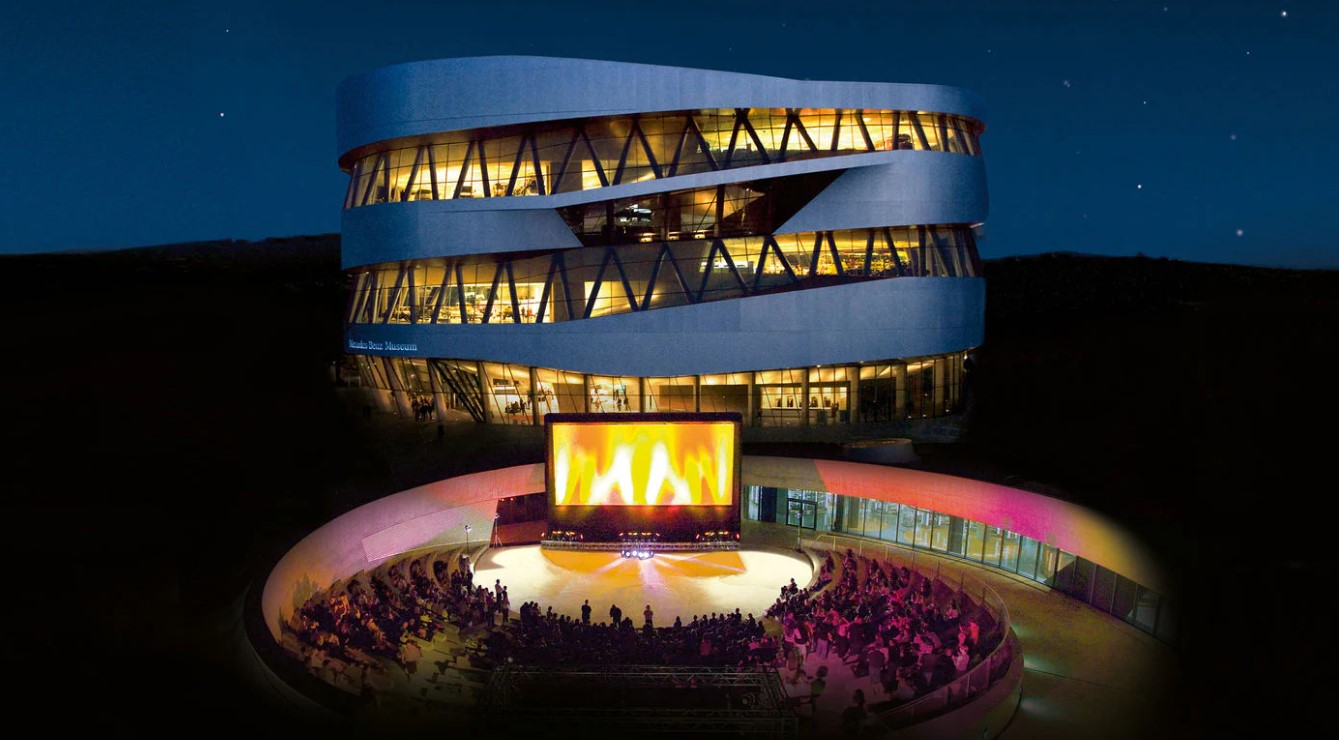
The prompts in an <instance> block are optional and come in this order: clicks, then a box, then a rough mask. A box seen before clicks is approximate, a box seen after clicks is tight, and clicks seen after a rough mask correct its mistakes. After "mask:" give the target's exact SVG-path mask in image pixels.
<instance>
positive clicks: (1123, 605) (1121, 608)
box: [1111, 576, 1139, 624]
mask: <svg viewBox="0 0 1339 740" xmlns="http://www.w3.org/2000/svg"><path fill="white" fill-rule="evenodd" d="M1138 590H1139V584H1137V583H1135V582H1134V581H1132V580H1130V579H1129V578H1126V577H1125V576H1117V577H1116V588H1115V591H1114V593H1113V594H1112V597H1111V613H1112V614H1114V615H1116V616H1118V617H1120V618H1121V619H1124V620H1125V621H1127V622H1130V623H1131V624H1135V621H1134V607H1135V598H1136V597H1137V592H1138Z"/></svg>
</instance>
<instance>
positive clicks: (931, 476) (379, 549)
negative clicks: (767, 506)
mask: <svg viewBox="0 0 1339 740" xmlns="http://www.w3.org/2000/svg"><path fill="white" fill-rule="evenodd" d="M742 468H743V469H742V471H741V475H740V477H741V481H742V484H743V485H745V486H755V485H756V486H776V487H785V488H797V489H807V490H815V491H827V492H829V493H839V494H843V495H847V496H858V497H861V498H871V499H877V500H880V501H894V502H897V503H903V504H910V505H912V506H917V507H924V508H928V509H934V510H935V511H940V512H943V513H946V514H952V515H954V516H961V517H965V518H968V519H974V520H976V521H979V522H984V523H987V524H992V525H996V526H1000V527H1006V528H1008V529H1010V530H1012V531H1014V532H1017V533H1019V534H1022V535H1025V536H1027V537H1031V538H1033V539H1035V540H1038V541H1040V542H1045V543H1047V544H1051V545H1054V546H1056V547H1059V548H1061V549H1063V550H1066V551H1068V552H1071V553H1074V554H1075V555H1079V556H1081V557H1084V558H1087V559H1089V560H1092V561H1093V562H1095V563H1098V564H1099V565H1102V566H1105V567H1107V568H1110V569H1111V570H1113V571H1116V572H1117V573H1120V574H1121V575H1124V576H1126V577H1128V578H1131V579H1133V580H1135V581H1137V582H1139V583H1141V584H1144V585H1145V586H1148V587H1150V588H1152V589H1154V590H1157V591H1163V590H1164V589H1165V587H1166V583H1165V581H1164V578H1163V575H1162V573H1161V571H1160V569H1159V568H1158V567H1157V564H1156V562H1155V561H1154V559H1153V558H1152V556H1151V555H1150V554H1149V553H1148V552H1147V551H1146V550H1145V549H1144V548H1143V546H1142V545H1141V544H1140V543H1139V542H1138V541H1137V540H1136V539H1135V538H1134V537H1133V536H1131V535H1130V534H1129V533H1128V532H1126V531H1124V530H1123V529H1121V528H1120V527H1119V526H1117V525H1116V524H1115V523H1113V522H1112V521H1110V520H1109V519H1107V518H1106V517H1104V516H1102V515H1101V514H1098V513H1097V512H1094V511H1092V510H1090V509H1086V508H1084V507H1082V506H1077V505H1075V504H1070V503H1067V502H1064V501H1060V500H1057V499H1053V498H1049V497H1046V496H1043V495H1041V494H1037V493H1032V492H1029V491H1021V490H1019V489H1016V488H1009V487H1008V486H1001V485H997V484H994V483H985V482H982V481H976V480H970V479H967V478H956V477H953V476H949V475H941V474H937V473H926V472H922V471H917V470H907V469H904V468H890V467H883V466H880V465H865V464H861V463H852V462H843V461H834V460H808V459H802V458H780V457H758V456H748V457H744V458H743V463H742ZM543 490H544V465H543V464H542V463H539V464H532V465H518V466H516V467H511V468H503V469H501V470H494V471H489V472H486V473H477V474H474V475H467V476H462V477H459V478H449V479H447V480H443V481H438V482H436V483H432V484H429V485H426V486H421V487H419V488H414V489H410V490H408V491H404V492H402V493H397V494H394V495H392V496H387V497H386V498H383V499H379V500H377V501H373V502H372V503H369V504H365V505H363V506H361V507H359V508H357V509H354V510H353V511H350V512H348V513H346V514H344V515H342V516H340V517H338V518H337V519H335V520H333V521H331V522H330V523H329V524H326V525H325V526H323V527H321V528H320V529H318V530H316V531H315V532H312V533H311V534H310V535H308V536H307V537H305V538H303V540H302V541H301V542H299V543H298V544H297V545H295V546H294V547H293V548H292V549H291V550H289V551H288V553H286V554H285V555H284V556H283V558H281V559H280V561H279V562H278V563H277V564H276V565H275V567H274V569H273V570H271V571H270V575H269V578H268V579H267V580H266V582H265V590H264V592H263V595H262V598H261V609H262V610H263V612H264V616H265V623H266V625H267V626H269V628H270V634H271V635H273V636H274V638H275V640H276V641H277V640H279V625H280V623H281V622H282V621H283V620H284V619H286V618H288V616H289V615H291V614H292V613H293V610H294V609H295V608H297V607H298V606H300V605H301V604H302V603H303V601H305V600H306V599H307V598H308V597H309V596H310V595H311V594H313V593H315V592H316V591H318V590H320V589H322V588H325V587H327V586H329V585H330V584H332V583H334V582H335V581H338V580H340V579H343V578H347V577H349V576H351V575H353V574H355V573H357V572H358V571H360V570H363V569H364V568H368V567H373V566H376V565H378V564H380V563H381V562H382V561H384V560H385V559H387V558H389V557H392V556H394V555H397V554H399V553H402V552H406V551H409V550H414V549H418V548H423V547H435V546H445V545H448V544H454V543H459V542H463V541H464V540H465V537H464V527H463V525H464V524H466V523H468V524H470V525H471V527H472V528H473V531H474V532H477V533H486V532H488V531H489V527H491V526H492V521H493V514H494V513H495V512H496V510H497V501H498V499H501V498H506V497H509V496H516V495H522V494H528V493H538V492H540V491H543ZM484 536H487V535H484Z"/></svg>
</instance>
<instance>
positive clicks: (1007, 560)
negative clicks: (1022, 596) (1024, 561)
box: [999, 529, 1021, 573]
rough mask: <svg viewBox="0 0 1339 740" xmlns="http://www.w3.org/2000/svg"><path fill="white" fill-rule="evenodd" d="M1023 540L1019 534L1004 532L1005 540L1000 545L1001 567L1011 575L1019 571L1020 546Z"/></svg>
mask: <svg viewBox="0 0 1339 740" xmlns="http://www.w3.org/2000/svg"><path fill="white" fill-rule="evenodd" d="M1020 539H1021V538H1020V537H1019V536H1018V533H1017V532H1010V531H1009V530H1007V529H1006V530H1004V539H1003V541H1002V542H1001V543H1000V564H999V567H1000V568H1001V569H1003V570H1007V571H1009V572H1010V573H1013V572H1015V571H1016V570H1017V569H1018V545H1019V540H1020Z"/></svg>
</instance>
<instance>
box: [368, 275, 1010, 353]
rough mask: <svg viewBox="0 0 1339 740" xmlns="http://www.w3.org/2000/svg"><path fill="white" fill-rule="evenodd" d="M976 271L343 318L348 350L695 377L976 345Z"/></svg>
mask: <svg viewBox="0 0 1339 740" xmlns="http://www.w3.org/2000/svg"><path fill="white" fill-rule="evenodd" d="M985 301H986V285H985V280H984V279H982V278H896V279H892V280H873V281H869V282H863V283H852V284H849V285H837V286H832V287H827V288H815V289H810V290H796V291H791V292H788V293H772V294H767V295H759V296H752V297H748V298H737V299H733V300H725V301H714V302H710V303H698V304H695V305H691V306H676V307H673V308H661V309H655V310H651V311H638V312H633V313H624V314H616V315H613V316H602V317H600V318H594V319H581V320H578V321H565V322H558V323H554V324H427V325H410V324H346V325H345V348H346V349H347V350H348V351H349V352H352V353H358V354H370V355H386V356H397V357H452V358H461V359H476V360H491V361H494V362H511V363H516V364H522V365H535V366H538V367H549V368H555V369H560V370H571V371H576V372H586V373H596V374H602V375H640V376H665V375H693V374H701V373H723V372H734V371H743V370H768V369H773V368H784V367H804V366H809V365H819V364H836V363H846V362H864V361H868V360H881V359H886V358H890V357H921V356H925V355H934V354H941V353H946V352H955V351H958V350H962V349H967V348H969V347H975V346H977V345H979V344H980V343H981V341H982V339H983V338H984V333H985Z"/></svg>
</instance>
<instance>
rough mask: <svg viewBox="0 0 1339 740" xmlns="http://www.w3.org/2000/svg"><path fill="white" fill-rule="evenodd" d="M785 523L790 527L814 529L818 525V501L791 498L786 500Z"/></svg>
mask: <svg viewBox="0 0 1339 740" xmlns="http://www.w3.org/2000/svg"><path fill="white" fill-rule="evenodd" d="M786 504H787V505H786V524H789V525H790V526H792V527H803V528H805V529H816V528H817V527H818V503H817V502H814V501H805V500H804V499H798V498H792V499H787V502H786Z"/></svg>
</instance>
